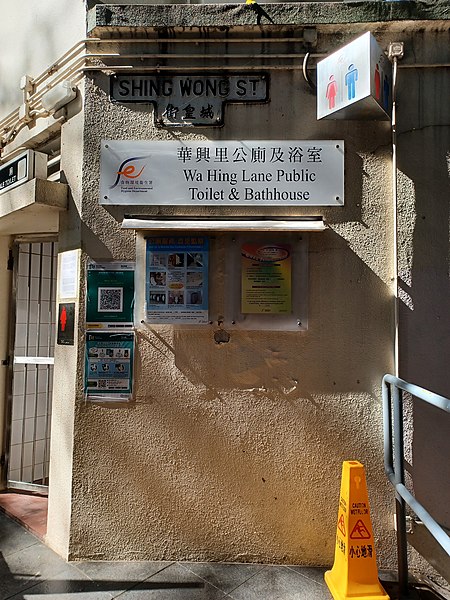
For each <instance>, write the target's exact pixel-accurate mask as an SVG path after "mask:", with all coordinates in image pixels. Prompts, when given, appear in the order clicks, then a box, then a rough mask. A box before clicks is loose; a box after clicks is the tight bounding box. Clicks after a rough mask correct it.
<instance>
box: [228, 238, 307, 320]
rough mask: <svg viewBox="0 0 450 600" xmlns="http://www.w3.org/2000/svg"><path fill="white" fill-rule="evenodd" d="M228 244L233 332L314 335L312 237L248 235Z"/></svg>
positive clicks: (229, 298) (229, 290) (230, 310)
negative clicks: (311, 314) (310, 270)
mask: <svg viewBox="0 0 450 600" xmlns="http://www.w3.org/2000/svg"><path fill="white" fill-rule="evenodd" d="M224 244H225V247H226V248H227V260H226V267H225V282H224V301H225V302H224V327H225V328H226V329H227V331H232V330H233V329H248V330H257V331H258V330H259V331H264V330H272V331H297V332H298V331H305V330H306V329H308V234H307V233H302V235H299V234H298V233H292V232H283V233H280V232H278V233H277V232H267V233H252V232H246V233H238V234H235V235H233V236H230V237H229V238H228V239H227V240H224Z"/></svg>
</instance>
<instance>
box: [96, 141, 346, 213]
mask: <svg viewBox="0 0 450 600" xmlns="http://www.w3.org/2000/svg"><path fill="white" fill-rule="evenodd" d="M100 204H108V205H126V206H131V205H133V206H144V205H191V206H192V205H193V206H196V205H198V206H200V205H209V206H214V205H215V206H224V205H227V206H342V205H343V204H344V142H343V141H342V140H300V141H299V140H292V141H286V140H282V141H280V140H271V141H221V142H210V141H206V140H205V141H201V142H198V141H192V142H191V141H115V140H113V141H110V140H107V141H103V142H102V147H101V176H100Z"/></svg>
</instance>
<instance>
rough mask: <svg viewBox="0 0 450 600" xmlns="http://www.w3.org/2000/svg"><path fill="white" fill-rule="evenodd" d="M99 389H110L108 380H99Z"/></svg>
mask: <svg viewBox="0 0 450 600" xmlns="http://www.w3.org/2000/svg"><path fill="white" fill-rule="evenodd" d="M98 387H99V388H106V387H108V381H107V380H106V379H99V380H98Z"/></svg>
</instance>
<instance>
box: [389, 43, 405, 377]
mask: <svg viewBox="0 0 450 600" xmlns="http://www.w3.org/2000/svg"><path fill="white" fill-rule="evenodd" d="M388 56H389V58H390V59H391V61H392V119H391V131H392V212H393V263H394V265H393V280H394V374H395V376H396V377H399V331H398V330H399V285H398V194H397V72H398V60H399V59H401V58H403V42H392V43H391V44H389V52H388Z"/></svg>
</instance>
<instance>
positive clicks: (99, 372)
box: [84, 331, 134, 402]
mask: <svg viewBox="0 0 450 600" xmlns="http://www.w3.org/2000/svg"><path fill="white" fill-rule="evenodd" d="M133 358H134V333H132V332H126V333H125V332H123V333H114V332H110V331H96V332H92V331H88V332H87V333H86V352H85V361H84V365H85V367H84V389H85V394H86V396H87V399H88V400H97V401H111V400H112V401H119V402H124V401H128V400H130V399H131V397H132V392H133Z"/></svg>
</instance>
